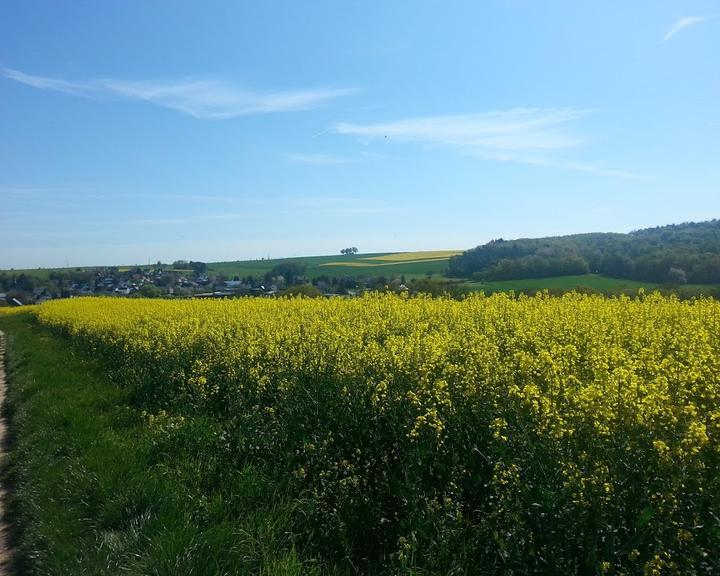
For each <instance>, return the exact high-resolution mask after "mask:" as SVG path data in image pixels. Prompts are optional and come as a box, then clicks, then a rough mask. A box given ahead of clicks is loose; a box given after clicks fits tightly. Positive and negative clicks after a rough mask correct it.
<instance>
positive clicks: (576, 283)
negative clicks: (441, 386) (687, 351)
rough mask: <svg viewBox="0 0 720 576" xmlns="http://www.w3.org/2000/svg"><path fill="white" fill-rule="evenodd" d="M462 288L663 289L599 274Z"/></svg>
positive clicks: (474, 283)
mask: <svg viewBox="0 0 720 576" xmlns="http://www.w3.org/2000/svg"><path fill="white" fill-rule="evenodd" d="M462 286H464V287H467V288H470V289H471V290H477V291H480V290H482V291H484V292H485V293H487V294H490V293H492V292H508V291H510V290H514V291H516V292H520V291H525V290H528V291H530V290H568V291H570V290H574V289H576V288H581V287H585V288H593V289H595V290H608V291H622V290H637V289H638V288H645V289H646V290H648V291H651V290H656V289H660V288H662V286H661V285H659V284H653V283H652V282H636V281H634V280H626V279H623V278H609V277H607V276H600V275H599V274H584V275H580V276H556V277H552V278H528V279H526V280H499V281H495V282H462ZM683 288H685V289H698V290H702V289H706V290H707V289H712V288H716V287H715V286H701V285H695V284H692V285H691V284H686V285H684V286H683Z"/></svg>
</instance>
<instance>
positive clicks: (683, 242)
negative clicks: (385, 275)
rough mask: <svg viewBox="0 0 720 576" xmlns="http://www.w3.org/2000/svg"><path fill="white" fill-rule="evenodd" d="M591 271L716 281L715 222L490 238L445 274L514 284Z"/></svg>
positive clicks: (718, 246)
mask: <svg viewBox="0 0 720 576" xmlns="http://www.w3.org/2000/svg"><path fill="white" fill-rule="evenodd" d="M587 273H597V274H603V275H606V276H611V277H615V278H627V279H631V280H640V281H645V282H657V283H666V284H685V283H692V284H716V283H720V220H715V219H714V220H710V221H706V222H688V223H684V224H671V225H668V226H658V227H655V228H646V229H643V230H637V231H634V232H630V233H629V234H616V233H593V234H575V235H569V236H555V237H547V238H523V239H518V240H503V239H502V238H500V239H497V240H492V241H490V242H488V243H487V244H484V245H482V246H477V247H476V248H472V249H470V250H467V251H465V252H464V253H463V254H461V255H458V256H455V257H453V258H451V260H450V264H449V269H448V274H449V275H450V276H454V277H461V278H475V279H478V280H488V281H491V280H516V279H522V278H545V277H550V276H570V275H576V274H587Z"/></svg>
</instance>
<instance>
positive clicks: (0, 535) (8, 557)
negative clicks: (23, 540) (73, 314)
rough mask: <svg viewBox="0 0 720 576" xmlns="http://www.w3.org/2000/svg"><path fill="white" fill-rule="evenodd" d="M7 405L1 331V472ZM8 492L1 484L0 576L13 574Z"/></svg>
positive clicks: (3, 336)
mask: <svg viewBox="0 0 720 576" xmlns="http://www.w3.org/2000/svg"><path fill="white" fill-rule="evenodd" d="M4 403H5V334H3V332H2V331H1V330H0V470H2V469H3V468H4V466H5V454H6V452H5V447H6V445H7V423H6V421H5V417H4V416H2V408H3V404H4ZM6 495H7V490H6V489H5V484H4V483H3V482H0V576H6V575H8V574H11V573H12V547H11V545H10V542H11V540H10V524H9V523H8V522H7V518H6V510H5V499H6Z"/></svg>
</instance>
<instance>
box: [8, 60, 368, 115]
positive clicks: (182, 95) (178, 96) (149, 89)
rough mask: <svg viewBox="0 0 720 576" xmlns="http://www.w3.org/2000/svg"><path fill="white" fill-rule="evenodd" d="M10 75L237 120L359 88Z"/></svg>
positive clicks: (42, 85)
mask: <svg viewBox="0 0 720 576" xmlns="http://www.w3.org/2000/svg"><path fill="white" fill-rule="evenodd" d="M1 73H2V75H3V76H5V77H6V78H9V79H11V80H14V81H16V82H20V83H21V84H25V85H27V86H32V87H34V88H38V89H40V90H50V91H54V92H62V93H65V94H72V95H75V96H82V97H86V98H124V99H131V100H143V101H146V102H151V103H153V104H157V105H158V106H163V107H164V108H170V109H172V110H176V111H179V112H182V113H184V114H189V115H190V116H194V117H195V118H209V119H220V118H234V117H237V116H248V115H253V114H269V113H273V112H296V111H300V110H309V109H312V108H317V107H319V106H322V105H324V104H326V103H327V102H329V101H331V100H334V99H336V98H340V97H342V96H348V95H350V94H353V93H355V92H357V89H356V88H312V89H305V90H286V91H269V92H256V91H249V90H244V89H241V88H238V87H237V86H234V85H233V84H231V83H229V82H226V81H222V80H216V79H181V80H119V79H112V78H102V79H96V80H85V81H70V80H64V79H57V78H49V77H45V76H35V75H31V74H26V73H24V72H20V71H18V70H13V69H10V68H4V69H2V71H1Z"/></svg>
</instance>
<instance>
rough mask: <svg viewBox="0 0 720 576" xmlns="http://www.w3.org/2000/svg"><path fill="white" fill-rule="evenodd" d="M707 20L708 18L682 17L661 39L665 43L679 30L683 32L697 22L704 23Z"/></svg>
mask: <svg viewBox="0 0 720 576" xmlns="http://www.w3.org/2000/svg"><path fill="white" fill-rule="evenodd" d="M709 19H710V18H709V17H708V16H683V17H682V18H680V19H679V20H678V21H677V22H675V24H673V26H672V28H670V30H669V31H668V33H667V34H665V36H664V38H663V42H667V41H668V40H670V39H671V38H672V37H673V36H675V34H677V33H678V32H680V31H681V30H684V29H685V28H688V27H690V26H692V25H693V24H698V23H699V22H705V21H706V20H709Z"/></svg>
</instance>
